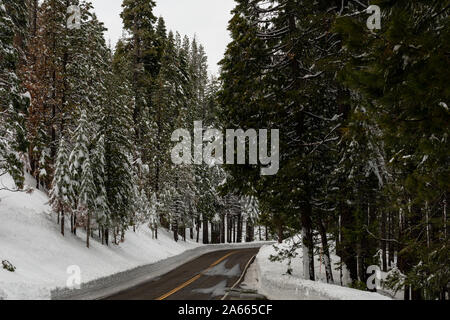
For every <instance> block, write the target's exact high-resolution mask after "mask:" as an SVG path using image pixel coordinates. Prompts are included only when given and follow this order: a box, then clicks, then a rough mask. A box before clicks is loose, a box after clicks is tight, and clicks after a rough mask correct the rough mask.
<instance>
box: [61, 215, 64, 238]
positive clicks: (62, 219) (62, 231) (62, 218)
mask: <svg viewBox="0 0 450 320" xmlns="http://www.w3.org/2000/svg"><path fill="white" fill-rule="evenodd" d="M61 234H62V235H63V236H64V209H63V210H61Z"/></svg>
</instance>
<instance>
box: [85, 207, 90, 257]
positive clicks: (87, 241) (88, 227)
mask: <svg viewBox="0 0 450 320" xmlns="http://www.w3.org/2000/svg"><path fill="white" fill-rule="evenodd" d="M90 235H91V213H90V212H89V211H88V214H87V226H86V247H88V248H89V238H90Z"/></svg>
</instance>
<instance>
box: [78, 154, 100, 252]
mask: <svg viewBox="0 0 450 320" xmlns="http://www.w3.org/2000/svg"><path fill="white" fill-rule="evenodd" d="M81 171H82V174H81V183H80V189H79V195H78V197H79V200H78V208H77V212H78V213H79V214H80V219H82V221H83V224H84V225H85V227H86V247H88V248H89V238H90V237H91V223H92V221H91V217H92V214H93V212H95V211H96V209H97V208H96V200H97V188H96V185H95V181H94V175H93V173H92V168H91V161H90V157H89V154H87V156H86V157H85V158H84V160H83V164H82V165H81Z"/></svg>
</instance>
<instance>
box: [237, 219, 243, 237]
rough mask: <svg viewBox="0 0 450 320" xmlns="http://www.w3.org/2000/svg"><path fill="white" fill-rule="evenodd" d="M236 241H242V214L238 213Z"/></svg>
mask: <svg viewBox="0 0 450 320" xmlns="http://www.w3.org/2000/svg"><path fill="white" fill-rule="evenodd" d="M237 242H238V243H241V242H242V215H241V214H239V215H238V217H237Z"/></svg>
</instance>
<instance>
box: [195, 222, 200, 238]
mask: <svg viewBox="0 0 450 320" xmlns="http://www.w3.org/2000/svg"><path fill="white" fill-rule="evenodd" d="M195 227H196V229H197V243H198V242H199V241H200V218H199V217H197V224H196V225H195Z"/></svg>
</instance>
